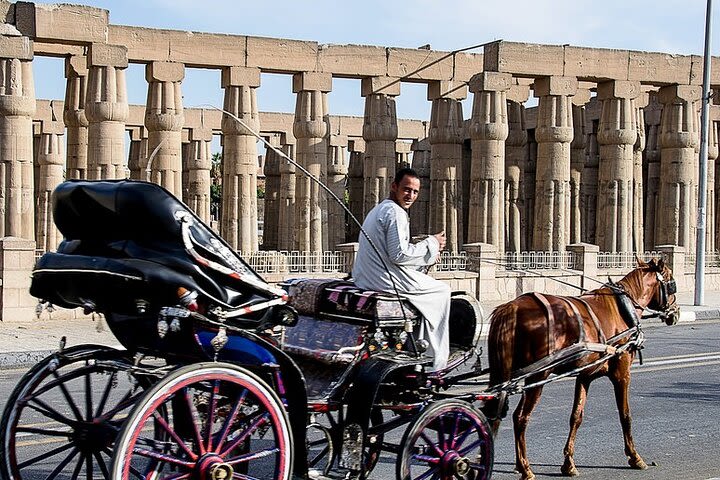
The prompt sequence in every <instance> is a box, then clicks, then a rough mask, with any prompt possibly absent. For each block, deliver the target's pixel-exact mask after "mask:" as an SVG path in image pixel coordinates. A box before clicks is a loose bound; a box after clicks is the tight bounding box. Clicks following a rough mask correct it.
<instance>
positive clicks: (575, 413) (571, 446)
mask: <svg viewBox="0 0 720 480" xmlns="http://www.w3.org/2000/svg"><path fill="white" fill-rule="evenodd" d="M591 381H592V379H591V378H590V377H587V376H583V375H580V376H579V377H577V380H575V400H574V401H573V409H572V414H571V415H570V433H568V439H567V443H565V448H564V449H563V453H564V454H565V462H564V463H563V466H562V468H561V471H562V473H563V475H567V476H570V477H574V476H575V475H578V474H579V472H578V470H577V468H576V467H575V460H574V459H573V456H574V455H575V436H576V435H577V431H578V428H580V424H581V423H582V420H583V412H584V410H585V401H586V400H587V392H588V389H589V388H590V382H591Z"/></svg>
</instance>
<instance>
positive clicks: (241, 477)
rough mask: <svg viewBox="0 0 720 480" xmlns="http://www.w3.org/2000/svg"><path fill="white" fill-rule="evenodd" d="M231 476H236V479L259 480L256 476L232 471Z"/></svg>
mask: <svg viewBox="0 0 720 480" xmlns="http://www.w3.org/2000/svg"><path fill="white" fill-rule="evenodd" d="M232 478H237V479H238V480H259V479H258V478H255V477H251V476H250V475H243V474H242V473H233V476H232Z"/></svg>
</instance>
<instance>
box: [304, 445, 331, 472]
mask: <svg viewBox="0 0 720 480" xmlns="http://www.w3.org/2000/svg"><path fill="white" fill-rule="evenodd" d="M329 450H330V446H329V445H328V446H325V447H324V448H323V449H322V450H320V451H319V452H318V454H317V455H315V456H314V457H313V458H312V459H311V460H309V461H308V464H309V465H310V466H311V467H314V466H315V465H316V464H317V462H319V461H320V460H321V459H322V458H323V457H325V455H327V453H328V451H329Z"/></svg>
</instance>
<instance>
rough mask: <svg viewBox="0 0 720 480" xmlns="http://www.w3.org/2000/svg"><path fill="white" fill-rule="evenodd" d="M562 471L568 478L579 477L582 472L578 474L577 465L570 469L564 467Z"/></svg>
mask: <svg viewBox="0 0 720 480" xmlns="http://www.w3.org/2000/svg"><path fill="white" fill-rule="evenodd" d="M560 471H561V472H562V474H563V475H565V476H566V477H577V476H578V475H580V472H578V469H577V468H575V465H572V466H569V467H568V466H566V465H563V466H562V469H561V470H560Z"/></svg>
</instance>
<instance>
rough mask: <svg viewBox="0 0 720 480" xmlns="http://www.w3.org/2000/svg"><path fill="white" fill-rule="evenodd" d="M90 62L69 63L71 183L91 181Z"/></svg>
mask: <svg viewBox="0 0 720 480" xmlns="http://www.w3.org/2000/svg"><path fill="white" fill-rule="evenodd" d="M87 75H88V68H87V58H86V57H82V56H71V57H67V58H66V59H65V78H66V79H67V83H66V85H65V109H64V112H63V119H64V120H65V127H66V128H67V168H66V173H65V176H66V177H67V178H68V179H71V178H76V179H85V178H87V155H88V119H87V117H86V116H85V101H86V92H87Z"/></svg>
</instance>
